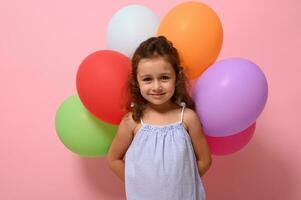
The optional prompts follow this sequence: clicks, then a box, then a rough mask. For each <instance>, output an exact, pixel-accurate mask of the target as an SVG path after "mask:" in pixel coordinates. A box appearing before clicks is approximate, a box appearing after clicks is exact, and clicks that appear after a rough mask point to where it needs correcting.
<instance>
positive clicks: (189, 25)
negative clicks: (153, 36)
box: [158, 2, 223, 79]
mask: <svg viewBox="0 0 301 200" xmlns="http://www.w3.org/2000/svg"><path fill="white" fill-rule="evenodd" d="M158 35H163V36H165V37H166V38H168V39H169V40H170V41H171V42H172V43H173V45H174V46H175V47H176V48H177V49H178V51H179V54H180V56H181V61H182V62H181V63H182V66H183V67H184V70H185V72H186V75H187V77H188V78H189V79H195V78H197V77H198V76H199V75H200V74H201V73H202V72H203V71H204V70H205V69H207V68H208V67H209V66H210V65H212V64H213V63H214V62H215V60H216V58H217V57H218V54H219V52H220V50H221V46H222V42H223V28H222V24H221V22H220V20H219V17H218V16H217V14H216V13H215V12H214V11H213V10H212V9H211V8H210V7H208V6H207V5H205V4H203V3H199V2H187V3H182V4H179V5H177V6H175V7H174V8H173V9H172V10H170V11H169V12H168V13H167V15H166V16H165V17H164V18H163V20H162V22H161V23H160V26H159V29H158Z"/></svg>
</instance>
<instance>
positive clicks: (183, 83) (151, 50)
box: [126, 36, 195, 122]
mask: <svg viewBox="0 0 301 200" xmlns="http://www.w3.org/2000/svg"><path fill="white" fill-rule="evenodd" d="M158 56H160V57H163V58H164V59H166V61H167V62H169V63H170V64H171V65H172V67H173V69H174V71H175V74H176V88H175V92H174V94H173V96H172V97H171V101H172V102H174V103H176V104H180V103H181V102H184V103H185V104H186V106H187V107H188V108H191V109H193V110H194V109H195V104H194V102H193V100H192V98H191V97H190V95H189V93H188V90H187V89H188V87H190V84H189V82H188V81H187V80H188V79H187V77H186V75H185V74H184V71H183V68H182V67H181V66H180V57H179V53H178V51H177V49H176V48H175V47H174V46H173V44H172V42H170V41H169V40H167V39H166V38H165V37H164V36H158V37H151V38H149V39H147V40H145V41H144V42H142V43H141V44H140V45H139V47H138V48H137V49H136V51H135V53H134V54H133V57H132V70H131V74H130V77H129V80H128V93H129V97H130V98H129V100H128V102H127V104H126V109H127V110H128V111H131V112H132V117H133V119H134V121H136V122H139V120H140V118H141V117H142V115H143V110H144V109H145V107H146V104H147V101H146V100H145V99H144V98H143V97H142V95H141V93H140V89H139V84H138V80H137V68H138V64H139V62H140V60H141V59H144V58H148V59H149V58H156V57H158Z"/></svg>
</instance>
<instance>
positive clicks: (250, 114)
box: [193, 58, 268, 137]
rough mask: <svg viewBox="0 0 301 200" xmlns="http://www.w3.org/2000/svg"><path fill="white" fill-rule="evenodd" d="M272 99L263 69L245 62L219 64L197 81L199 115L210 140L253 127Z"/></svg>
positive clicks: (195, 97)
mask: <svg viewBox="0 0 301 200" xmlns="http://www.w3.org/2000/svg"><path fill="white" fill-rule="evenodd" d="M267 96H268V85H267V80H266V78H265V76H264V74H263V72H262V71H261V70H260V69H259V67H258V66H257V65H256V64H254V63H252V62H251V61H248V60H246V59H242V58H232V59H226V60H222V61H219V62H217V63H215V64H214V65H213V66H211V67H209V68H208V69H207V70H206V71H205V72H204V73H203V74H202V76H201V77H200V78H199V79H198V80H197V82H196V84H195V88H194V91H193V99H194V100H195V103H196V111H197V113H198V115H199V117H200V118H201V119H202V123H203V125H204V131H205V132H206V133H207V134H208V135H209V136H218V137H223V136H229V135H231V134H233V133H238V132H240V131H242V130H244V129H246V128H247V127H249V126H250V125H251V124H253V123H254V122H255V121H256V119H257V117H258V116H259V115H260V113H261V112H262V110H263V108H264V106H265V104H266V101H267Z"/></svg>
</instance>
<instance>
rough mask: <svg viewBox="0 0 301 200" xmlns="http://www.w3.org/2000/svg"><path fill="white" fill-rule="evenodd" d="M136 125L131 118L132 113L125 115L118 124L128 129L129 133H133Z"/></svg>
mask: <svg viewBox="0 0 301 200" xmlns="http://www.w3.org/2000/svg"><path fill="white" fill-rule="evenodd" d="M137 125H138V123H137V122H135V120H134V119H133V117H132V112H128V113H126V114H125V115H124V116H123V118H122V119H121V122H120V124H119V126H124V127H126V128H127V129H130V130H131V131H134V130H135V128H136V126H137Z"/></svg>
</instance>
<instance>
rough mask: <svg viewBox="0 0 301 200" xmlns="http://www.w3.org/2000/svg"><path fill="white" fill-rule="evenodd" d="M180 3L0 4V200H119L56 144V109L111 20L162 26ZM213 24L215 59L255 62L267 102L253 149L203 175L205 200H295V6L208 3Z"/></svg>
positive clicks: (298, 193)
mask: <svg viewBox="0 0 301 200" xmlns="http://www.w3.org/2000/svg"><path fill="white" fill-rule="evenodd" d="M179 2H181V1H176V0H169V1H164V2H161V1H150V0H148V1H146V0H145V1H121V0H119V1H108V2H103V1H99V0H87V1H71V0H65V1H61V0H52V1H38V0H27V1H17V0H10V1H8V0H6V1H5V0H4V1H3V0H2V1H1V3H0V24H1V31H0V36H1V37H0V67H1V68H0V92H1V98H0V102H1V103H0V113H1V115H0V116H1V120H0V125H1V129H0V131H1V140H0V162H1V163H0V164H1V165H0V166H1V168H0V199H3V200H12V199H14V200H17V199H30V200H32V199H45V200H48V199H49V200H50V199H51V200H52V199H72V200H82V199H89V200H93V199H95V200H96V199H97V200H99V199H104V200H111V199H124V191H123V185H122V183H121V182H120V181H119V180H118V179H117V178H116V177H115V176H114V174H113V173H112V172H111V171H110V170H109V168H108V166H107V165H106V162H105V159H104V158H94V159H92V158H83V157H80V156H78V155H76V154H73V153H72V152H70V151H69V150H67V148H65V147H64V146H63V144H62V143H61V142H60V140H59V139H58V137H57V135H56V132H55V128H54V119H55V113H56V111H57V109H58V106H59V105H60V104H61V103H62V102H63V101H64V100H65V99H66V98H67V97H69V96H70V95H73V94H75V93H76V88H75V76H76V72H77V68H78V66H79V64H80V63H81V61H82V60H83V59H84V58H85V57H86V56H87V55H89V54H90V53H92V52H94V51H96V50H100V49H104V48H105V33H106V28H107V25H108V22H109V20H110V17H111V16H112V15H113V14H114V13H115V12H116V11H117V10H118V9H119V8H121V7H123V6H125V5H128V4H130V3H138V4H141V5H145V6H147V7H149V8H151V9H152V10H153V11H154V12H156V13H157V14H158V15H159V16H160V17H161V18H162V17H163V16H164V14H165V13H166V12H167V11H169V10H170V9H171V8H172V7H173V6H174V5H175V4H177V3H179ZM203 2H205V3H207V4H208V5H210V6H211V7H212V8H213V9H214V10H215V11H216V12H217V13H218V15H219V16H220V18H221V21H222V24H223V27H224V43H223V48H222V51H221V54H220V56H219V58H218V59H223V58H229V57H243V58H247V59H250V60H252V61H254V62H255V63H257V64H258V65H259V66H260V67H261V68H262V70H263V71H264V72H265V74H266V77H267V79H268V82H269V98H268V102H267V105H266V107H265V110H264V111H263V113H262V114H261V116H260V117H259V119H258V120H257V129H256V132H255V135H254V137H253V139H252V140H251V142H250V143H249V144H248V145H247V146H246V147H245V148H244V149H243V150H241V151H239V152H237V153H235V154H232V155H228V156H223V157H220V156H214V157H213V166H212V168H211V169H210V170H209V172H208V173H207V174H206V175H205V177H204V179H203V180H204V183H205V186H206V189H207V196H208V200H217V199H218V200H223V199H225V200H229V199H231V200H241V199H244V200H254V199H256V200H258V199H264V200H266V199H273V200H283V199H285V200H291V199H293V200H298V199H301V190H300V188H301V180H300V179H301V173H300V169H301V157H300V146H301V145H300V139H301V136H300V131H298V124H299V125H300V112H301V108H300V102H301V93H300V92H301V90H300V82H301V81H300V78H299V74H300V73H301V69H300V61H299V59H300V49H301V40H300V35H301V26H300V19H301V14H300V12H299V11H300V10H301V3H300V1H298V0H288V1H274V0H264V1H262V0H244V1H241V0H227V1H218V0H208V1H203Z"/></svg>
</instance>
